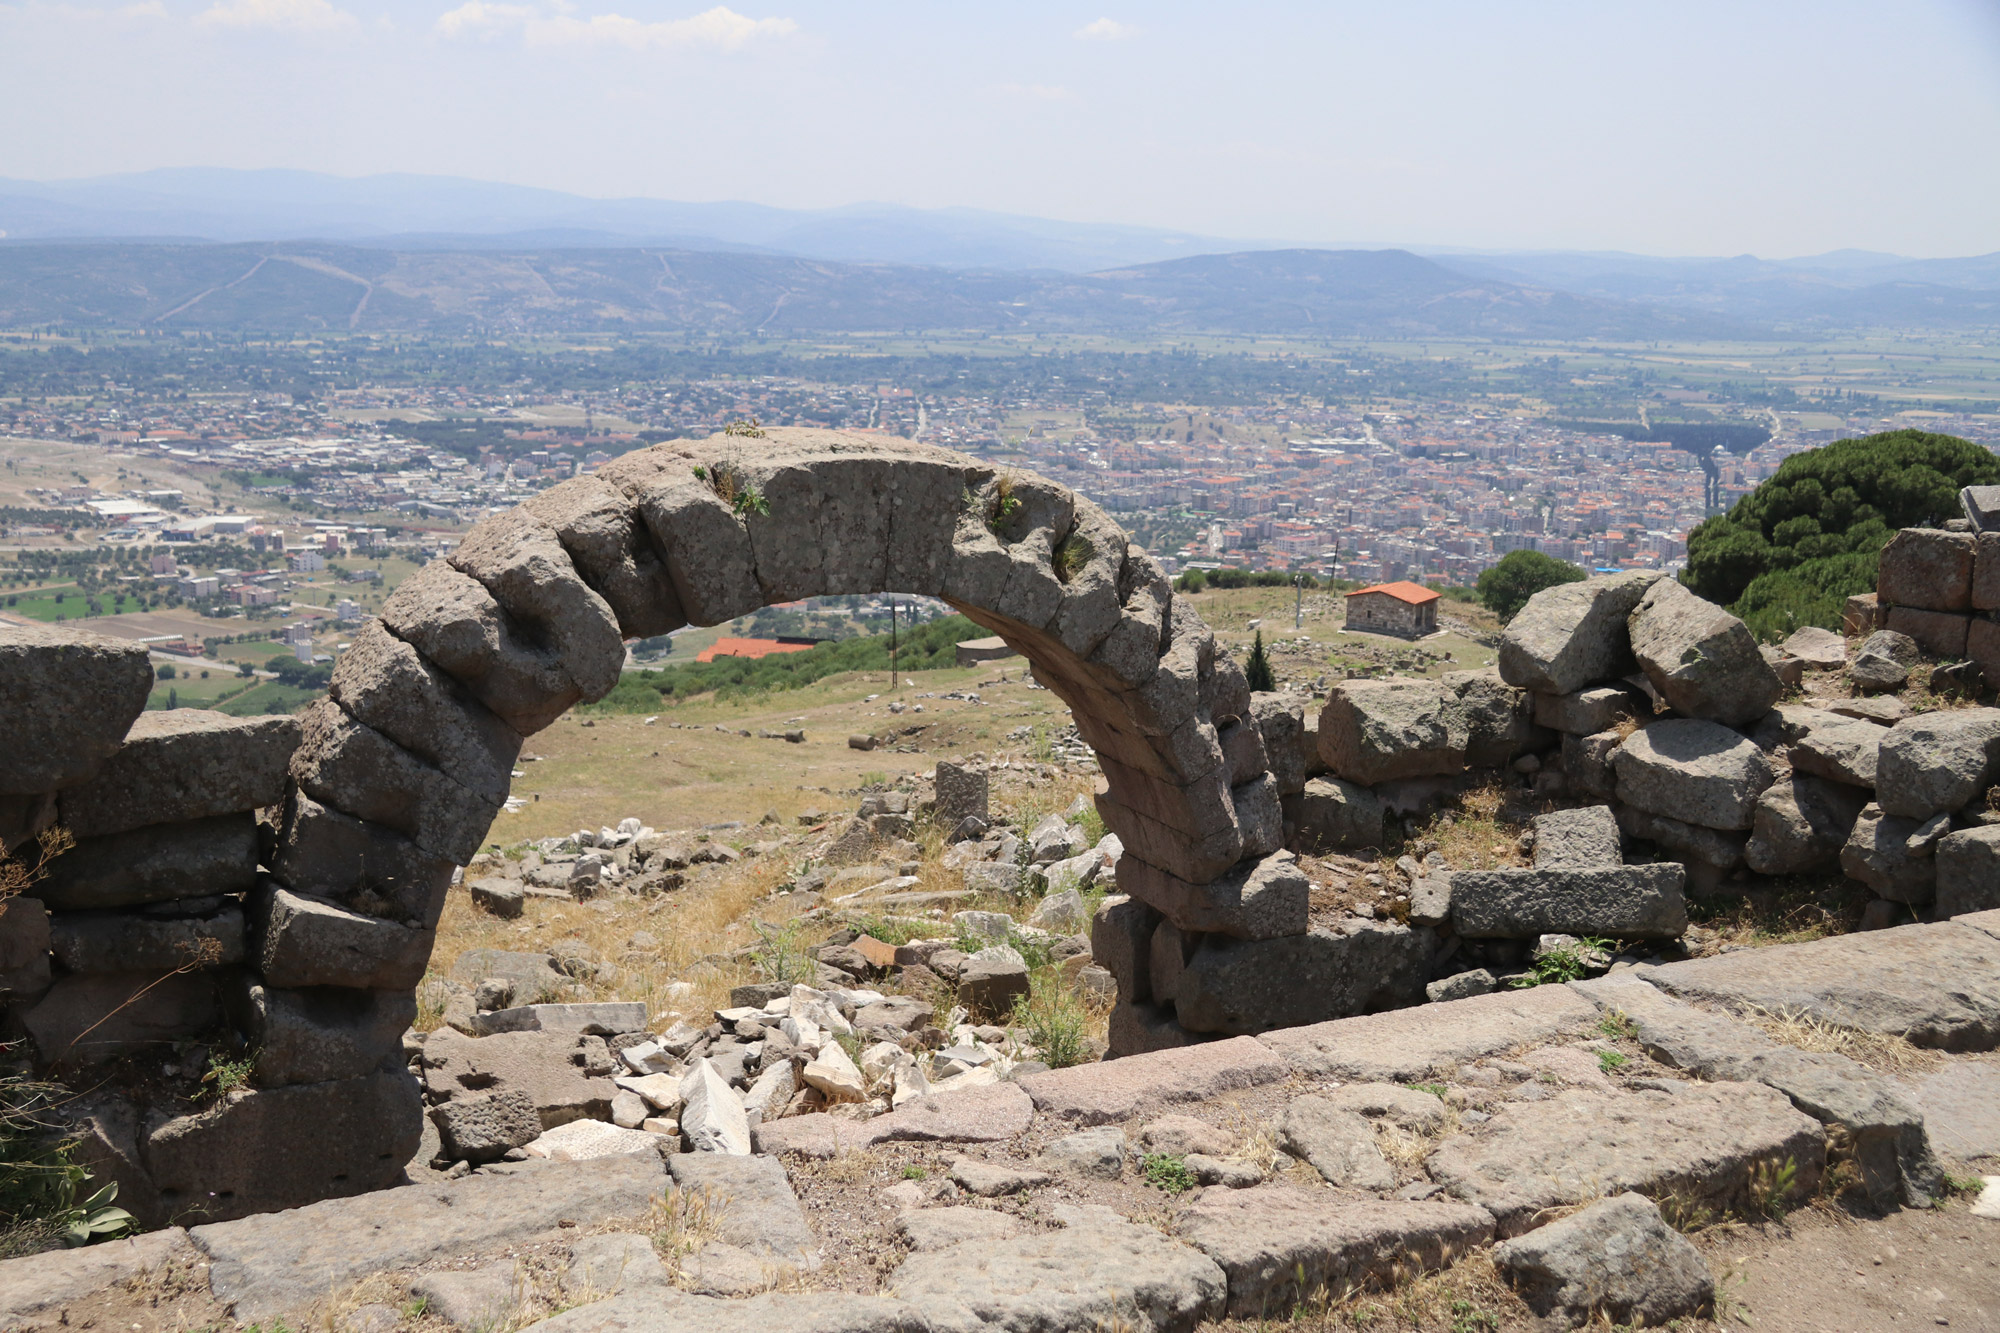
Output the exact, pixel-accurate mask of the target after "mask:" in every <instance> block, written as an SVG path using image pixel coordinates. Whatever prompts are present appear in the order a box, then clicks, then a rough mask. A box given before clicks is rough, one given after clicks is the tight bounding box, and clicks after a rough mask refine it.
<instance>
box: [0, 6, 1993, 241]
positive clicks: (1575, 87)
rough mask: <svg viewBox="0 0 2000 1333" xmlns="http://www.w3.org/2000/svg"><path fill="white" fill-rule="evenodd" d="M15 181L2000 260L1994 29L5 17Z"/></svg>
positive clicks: (369, 12)
mask: <svg viewBox="0 0 2000 1333" xmlns="http://www.w3.org/2000/svg"><path fill="white" fill-rule="evenodd" d="M0 126H4V127H6V128H5V129H4V131H0V176H16V177H27V178H34V179H49V178H55V177H72V176H87V175H97V174H101V173H107V172H119V171H135V170H143V169H146V168H150V167H161V166H230V167H263V166H284V167H302V168H308V169H313V170H319V171H329V172H337V173H340V174H344V175H362V174H367V173H372V172H383V171H407V172H428V173H440V174H449V175H458V176H470V177H476V178H480V179H486V180H501V181H510V182H514V183H518V184H524V185H542V186H549V187H553V188H557V189H564V190H571V191H575V192H578V193H582V194H589V195H599V196H620V195H647V196H653V197H658V198H671V199H688V200H712V199H746V200H753V201H756V202H760V203H768V204H777V205H782V206H787V207H822V206H829V205H837V204H845V203H854V202H859V201H867V200H880V201H887V202H892V203H903V204H913V205H918V206H922V207H936V206H944V205H965V206H970V207H976V208H989V209H1000V210H1005V211H1010V212H1019V213H1032V214H1038V215H1041V216H1047V217H1058V218H1065V219H1071V220H1078V221H1100V222H1130V223H1143V224H1152V225H1159V226H1168V227H1180V228H1189V229H1194V230H1199V231H1203V232H1208V233H1211V234H1215V235H1221V236H1242V237H1266V238H1284V239H1300V240H1309V241H1319V242H1338V241H1353V242H1378V243H1380V242H1392V243H1400V244H1428V245H1464V246H1495V247H1513V248H1536V249H1544V248H1547V249H1553V248H1590V249H1614V248H1615V249H1628V250H1638V251H1645V252H1650V253H1656V254H1734V253H1742V252H1755V253H1758V254H1763V255H1766V256H1787V255H1799V254H1811V253H1816V252H1819V251H1824V250H1829V249H1834V248H1838V247H1843V246H1856V247H1862V248H1867V249H1880V250H1891V251H1897V252H1901V253H1904V254H1913V255H1962V254H1973V253H1982V252H1987V251H1992V250H2000V0H1979V2H1978V3H1974V2H1972V0H1961V2H1959V3H1921V2H1919V0H1900V2H1899V3H1870V4H1847V3H1837V2H1834V0H1813V2H1812V3H1782V2H1779V0H1733V2H1732V3H1727V4H1711V3H1704V2H1701V0H1662V2H1661V3H1652V4H1638V3H1626V2H1625V0H1593V2H1592V3H1585V4H1574V5H1569V4H1547V3H1532V2H1523V0H1516V2H1515V3H1512V4H1497V3H1492V2H1491V0H1487V2H1486V3H1480V4H1442V3H1439V4H1426V3H1409V4H1393V3H1382V2H1381V0H1374V2H1372V3H1367V4H1339V3H1246V2H1245V0H1233V2H1232V3H1229V4H1207V5H1195V4H1173V3H1126V4H1121V5H1117V6H1113V7H1110V8H1105V7H1102V5H1101V4H1093V5H1091V6H1087V7H1078V6H1074V5H1065V4H1054V3H1037V2H1035V0H993V2H990V3H985V4H972V3H964V2H963V0H958V2H953V0H847V3H831V2H827V0H730V4H729V7H726V8H724V7H714V8H706V9H704V8H703V7H702V6H701V0H695V3H675V2H674V0H518V2H515V0H508V2H502V0H470V2H469V3H458V0H393V2H392V0H141V2H139V3H132V2H131V0H123V2H120V0H69V2H68V3H53V2H51V0H18V2H17V0H0Z"/></svg>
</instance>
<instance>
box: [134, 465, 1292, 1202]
mask: <svg viewBox="0 0 2000 1333" xmlns="http://www.w3.org/2000/svg"><path fill="white" fill-rule="evenodd" d="M883 591H896V592H910V593H919V594H926V595H929V596H933V597H938V598H941V599H942V600H944V601H945V602H947V603H949V604H950V605H952V606H953V607H955V608H957V609H958V610H959V611H961V612H962V613H964V614H965V615H966V616H968V617H969V618H971V619H972V620H974V621H976V622H977V623H979V624H980V625H982V626H984V627H985V628H987V629H989V630H990V631H992V632H993V633H995V634H997V635H999V636H1001V637H1002V638H1003V639H1005V640H1006V641H1007V642H1008V643H1009V644H1011V645H1012V646H1013V647H1014V648H1016V649H1017V650H1018V651H1019V652H1020V653H1021V654H1022V655H1023V656H1024V657H1026V658H1027V659H1028V661H1029V663H1030V664H1031V666H1032V668H1033V670H1034V673H1035V675H1036V677H1037V679H1038V680H1040V681H1041V683H1042V684H1044V685H1046V686H1047V687H1048V688H1049V689H1050V690H1052V691H1054V692H1055V693H1056V694H1057V696H1058V697H1060V698H1061V699H1062V700H1063V701H1064V702H1065V703H1066V704H1068V705H1069V707H1070V710H1071V712H1072V713H1073V715H1074V716H1075V719H1076V723H1077V726H1078V729H1079V730H1080V732H1081V733H1082V734H1083V735H1084V737H1085V738H1086V739H1087V740H1088V741H1089V742H1090V743H1091V745H1092V746H1093V747H1095V749H1096V751H1097V754H1098V756H1099V759H1100V761H1101V763H1102V767H1103V773H1104V783H1103V790H1102V792H1101V793H1100V794H1099V796H1098V798H1097V799H1098V806H1099V809H1100V811H1101V812H1102V814H1103V817H1104V820H1105V823H1106V825H1107V826H1108V827H1109V828H1110V829H1111V830H1112V831H1114V832H1116V833H1117V834H1118V835H1119V837H1120V838H1121V840H1122V841H1123V843H1124V845H1125V848H1126V851H1125V854H1124V856H1123V857H1122V858H1121V861H1120V863H1119V867H1118V870H1117V875H1118V883H1119V887H1120V889H1121V891H1122V892H1125V893H1128V894H1133V895H1136V896H1137V898H1138V899H1142V900H1143V903H1140V902H1136V901H1135V902H1134V903H1133V904H1132V909H1133V910H1129V911H1126V912H1125V913H1124V914H1123V915H1118V914H1116V913H1109V914H1107V915H1106V918H1105V919H1103V920H1100V922H1099V923H1098V928H1097V931H1096V934H1097V935H1098V936H1100V937H1102V938H1101V941H1100V952H1102V953H1104V954H1106V955H1107V956H1106V957H1105V959H1104V961H1105V962H1106V963H1107V965H1109V966H1111V967H1112V969H1113V971H1114V972H1115V973H1116V974H1117V975H1118V977H1119V978H1120V986H1121V989H1122V990H1123V991H1124V994H1123V995H1122V996H1121V1003H1120V1005H1119V1008H1118V1010H1117V1011H1116V1012H1117V1018H1116V1019H1115V1020H1114V1025H1113V1048H1114V1051H1134V1050H1140V1049H1146V1048H1149V1047H1151V1046H1156V1045H1162V1044H1168V1043H1177V1042H1180V1041H1186V1040H1193V1039H1195V1038H1194V1036H1193V1034H1190V1033H1185V1032H1183V1031H1181V1029H1180V1028H1178V1027H1177V1026H1176V1025H1175V1024H1174V1021H1173V1014H1172V1010H1170V1009H1167V1008H1164V1007H1155V1006H1152V1005H1150V1004H1148V1003H1145V1001H1148V1000H1150V998H1151V991H1153V990H1160V991H1161V993H1162V994H1170V993H1171V989H1170V988H1162V987H1159V986H1153V985H1151V984H1150V983H1149V982H1148V981H1147V976H1148V972H1147V968H1148V966H1149V965H1150V966H1152V967H1153V968H1154V969H1155V970H1157V969H1158V968H1159V967H1162V966H1165V967H1171V966H1172V965H1173V964H1174V963H1175V962H1178V961H1179V959H1180V957H1181V954H1180V953H1178V952H1176V950H1175V945H1183V947H1192V945H1193V943H1194V941H1195V940H1196V939H1197V938H1200V933H1201V932H1219V933H1220V934H1221V935H1222V936H1229V935H1235V936H1238V937H1241V938H1247V939H1264V938H1268V937H1270V936H1273V935H1289V934H1296V933H1299V932H1302V931H1303V930H1304V929H1305V907H1306V885H1305V881H1304V880H1303V878H1302V877H1299V876H1298V875H1297V873H1296V871H1295V870H1291V869H1290V868H1289V858H1288V857H1285V856H1283V855H1281V854H1278V850H1279V843H1280V841H1281V838H1282V821H1281V817H1280V811H1279V799H1278V784H1277V781H1276V779H1274V778H1273V777H1272V775H1271V774H1270V773H1269V772H1268V771H1267V762H1266V755H1265V751H1264V746H1263V741H1262V739H1261V736H1260V734H1259V731H1258V729H1257V727H1256V725H1255V724H1254V723H1253V722H1252V721H1251V707H1250V694H1249V690H1248V687H1247V685H1246V684H1245V681H1244V678H1243V673H1242V672H1241V670H1240V669H1239V668H1238V667H1237V666H1236V664H1235V663H1234V662H1233V661H1231V659H1230V658H1229V657H1228V656H1227V655H1226V654H1225V653H1221V652H1218V651H1217V648H1216V643H1215V639H1214V636H1213V635H1212V634H1211V633H1210V632H1209V630H1208V629H1207V627H1206V626H1205V625H1203V624H1202V622H1201V620H1200V618H1199V617H1198V616H1196V615H1195V614H1194V612H1193V610H1192V609H1191V608H1190V607H1189V606H1188V605H1187V604H1186V602H1185V601H1184V600H1182V599H1180V598H1177V597H1175V596H1174V595H1173V593H1172V590H1171V589H1170V587H1169V585H1168V582H1167V580H1166V578H1165V577H1164V575H1163V574H1162V573H1161V571H1160V569H1159V567H1158V565H1157V564H1155V563H1154V562H1153V561H1152V560H1151V559H1150V558H1148V557H1147V556H1146V555H1145V554H1144V553H1143V552H1141V551H1140V550H1138V548H1136V547H1134V546H1132V545H1131V544H1130V543H1129V542H1128V541H1127V539H1126V536H1125V533H1124V532H1123V531H1122V530H1121V529H1120V528H1119V527H1118V525H1117V524H1116V523H1114V522H1112V520H1111V519H1110V518H1109V517H1108V516H1107V515H1105V514H1104V513H1103V511H1101V510H1100V509H1098V508H1097V507H1096V506H1095V505H1093V504H1091V503H1090V502H1089V501H1087V500H1084V499H1082V498H1081V497H1078V496H1076V495H1074V494H1073V493H1071V492H1070V491H1068V490H1066V489H1064V488H1063V487H1060V486H1057V485H1054V484H1052V483H1050V482H1048V481H1045V480H1043V479H1041V478H1038V477H1034V476H1031V475H1028V474H1025V473H1010V472H1007V471H1003V470H999V469H995V468H994V467H992V466H990V465H988V464H986V463H983V462H980V461H978V460H976V459H972V458H969V457H966V456H964V455H960V454H955V453H951V452H948V451H945V450H942V449H936V448H932V447H929V446H925V445H920V444H913V443H909V442H905V441H899V440H893V439H884V438H880V437H872V436H862V435H853V434H844V433H838V432H831V431H817V430H785V429H777V430H770V431H768V432H765V433H763V434H761V435H756V436H744V435H729V434H723V435H718V436H715V437H713V438H710V439H708V440H704V441H700V442H675V443H671V444H664V445H659V446H656V447H653V448H649V449H645V450H641V451H638V452H636V453H632V454H628V455H626V456H625V457H623V458H620V459H618V460H616V461H615V462H613V463H611V464H610V465H608V466H606V467H605V468H603V469H602V470H600V471H599V472H598V473H597V474H596V475H594V476H590V477H579V478H577V479H575V480H573V481H568V482H564V483H562V484H561V485H558V486H556V487H553V488H551V489H550V490H548V491H545V492H543V493H541V494H540V495H537V496H536V497H535V498H533V499H532V500H530V501H528V502H527V503H526V504H523V505H522V506H520V507H519V508H517V509H515V510H513V511H511V512H508V513H505V514H500V515H497V516H494V517H492V518H489V519H487V520H485V521H483V522H481V523H480V524H479V525H477V526H476V527H475V528H474V529H473V530H472V531H471V532H470V533H469V534H467V536H466V538H465V539H464V541H463V542H462V543H461V544H460V545H459V547H458V548H457V550H455V551H454V552H452V553H451V555H450V556H449V557H447V558H444V559H440V560H437V561H433V562H432V563H431V564H430V565H428V566H426V567H425V568H423V569H422V570H420V571H418V572H417V573H416V574H415V575H413V576H411V578H409V579H408V580H407V581H406V582H404V583H403V585H402V586H400V587H399V588H397V589H396V591H395V592H394V593H393V594H392V595H391V596H390V597H389V598H388V600H387V602H386V603H385V604H384V607H383V610H382V614H381V616H380V618H379V619H378V620H377V621H375V622H372V623H371V624H369V625H368V626H366V627H365V628H364V629H363V630H362V631H361V632H360V633H358V634H357V635H356V636H355V637H354V640H353V643H352V646H351V647H350V648H349V650H348V651H347V652H346V653H345V654H343V655H342V657H341V659H340V661H339V662H338V663H337V665H336V667H335V669H334V673H333V679H332V682H331V685H330V688H329V692H328V697H327V698H326V699H324V700H321V701H320V702H318V703H316V704H314V705H313V706H312V707H311V708H310V709H308V710H307V712H306V714H305V716H304V717H303V719H302V727H301V738H300V742H299V744H298V746H297V748H296V750H294V751H293V753H292V756H291V761H290V766H289V773H288V777H287V780H286V784H285V795H284V799H283V803H282V809H281V813H280V816H279V817H278V819H277V820H276V822H275V824H274V825H273V826H271V827H270V829H269V830H268V837H267V842H266V845H265V846H264V848H263V849H262V852H261V854H260V857H259V859H260V860H261V862H262V864H263V866H264V867H265V868H266V870H267V871H268V872H269V877H268V878H267V879H266V880H264V881H262V882H261V884H260V885H259V887H258V888H257V889H255V890H254V891H253V892H252V893H251V894H250V895H249V899H248V900H247V902H246V904H245V920H246V942H247V945H248V948H247V951H246V956H245V967H246V976H245V987H244V995H245V996H246V997H247V998H246V999H245V1001H244V1005H245V1011H244V1012H243V1013H242V1014H241V1015H239V1023H240V1026H242V1027H243V1029H244V1030H245V1031H246V1032H248V1033H249V1034H250V1036H251V1039H252V1042H253V1044H254V1045H256V1046H257V1047H258V1048H260V1051H261V1052H262V1054H260V1058H259V1063H258V1069H257V1084H258V1089H257V1091H256V1092H255V1093H254V1094H252V1095H251V1096H250V1097H248V1098H246V1099H240V1100H237V1101H235V1102H232V1103H230V1104H229V1105H227V1106H224V1107H220V1108H218V1109H217V1111H216V1112H215V1113H213V1114H212V1115H202V1116H194V1117H184V1118H183V1119H181V1120H176V1121H174V1122H173V1124H172V1125H169V1126H167V1127H166V1128H164V1129H160V1130H155V1131H153V1132H152V1133H151V1135H150V1137H149V1138H148V1139H147V1145H148V1146H147V1150H146V1154H145V1155H146V1159H147V1165H148V1167H149V1169H150V1170H151V1173H152V1177H151V1179H150V1181H149V1182H148V1184H149V1186H150V1187H153V1188H156V1190H157V1194H158V1200H159V1207H158V1209H157V1210H156V1211H159V1212H161V1213H163V1214H164V1213H167V1212H173V1211H175V1210H176V1209H178V1208H179V1207H181V1206H183V1205H184V1204H186V1203H189V1202H192V1201H193V1200H195V1199H207V1200H211V1201H212V1202H209V1203H206V1204H203V1205H202V1208H203V1209H204V1210H205V1211H207V1212H208V1213H209V1215H210V1216H211V1217H221V1216H231V1215H238V1214H241V1213H243V1212H252V1211H260V1210H264V1209H270V1208H284V1207H291V1206H296V1205H298V1204H301V1203H306V1202H310V1201H312V1200H313V1199H317V1198H324V1197H328V1196H332V1195H341V1194H352V1193H357V1192H361V1191H365V1190H369V1189H375V1188H380V1187H382V1186H385V1185H389V1184H393V1183H395V1182H396V1181H397V1180H398V1179H400V1177H401V1173H402V1167H403V1164H404V1163H405V1162H407V1161H408V1160H409V1159H410V1158H411V1157H412V1156H413V1155H414V1153H415V1152H416V1148H417V1135H418V1131H419V1129H420V1126H421V1114H422V1110H421V1099H420V1096H419V1093H418V1091H417V1088H416V1085H415V1083H414V1081H413V1080H410V1079H409V1078H408V1077H407V1076H406V1075H404V1074H403V1073H402V1072H401V1070H400V1069H399V1068H398V1067H397V1066H398V1064H399V1062H400V1060H401V1046H400V1036H401V1034H402V1032H403V1031H404V1030H405V1029H406V1028H407V1026H408V1025H409V1023H410V1022H411V1020H412V1019H413V1017H414V1014H415V1002H414V987H415V984H416V982H417V980H418V979H419V978H420V977H421V976H422V975H423V972H424V970H425V967H426V965H427V963H428V961H429V955H430V950H431V946H432V944H433V942H434V939H435V930H436V926H437V922H438V918H439V915H440V913H441V912H442V909H443V906H444V901H445V895H446V892H447V890H448V889H449V886H450V884H451V880H452V875H453V872H454V870H455V868H456V867H458V866H460V865H463V864H465V863H466V862H468V861H470V860H471V858H472V856H473V855H474V853H475V852H477V850H478V849H479V848H480V846H481V845H482V844H483V842H484V840H485V838H486V835H487V832H488V830H489V828H490V826H491V824H492V821H493V819H494V817H495V816H496V815H497V814H498V812H499V811H500V809H501V807H502V804H503V802H504V800H505V798H506V795H507V791H508V786H509V777H510V774H511V771H512V768H513V765H514V763H515V760H516V758H517V756H518V755H519V752H520V750H521V747H522V744H523V742H524V739H525V738H526V737H527V736H528V735H531V734H533V733H534V732H535V731H537V730H539V729H541V728H542V727H545V726H547V725H548V724H549V723H551V722H553V721H554V720H555V719H556V718H557V717H559V716H560V715H561V714H562V713H563V712H564V711H566V710H567V709H569V708H571V707H573V706H574V705H576V704H578V703H582V702H587V701H591V700H595V699H598V698H601V697H603V696H604V695H605V694H607V693H608V692H609V691H610V690H611V689H612V688H613V686H615V685H616V683H617V681H618V678H619V672H620V669H621V667H622V664H623V658H624V641H625V640H626V639H628V638H637V637H644V636H651V635H656V634H661V633H665V632H666V631H668V630H671V629H674V628H677V627H679V626H680V625H683V624H687V623H696V624H714V623H718V622H720V621H723V620H727V619H730V618H733V617H736V616H739V615H742V614H745V613H746V612H749V611H753V610H755V609H757V608H759V607H762V606H765V605H767V604H770V603H774V602H786V601H792V600H796V599H798V598H802V597H809V596H815V595H829V594H844V593H872V592H883ZM1274 880H1275V881H1278V882H1275V883H1274ZM1280 899H1282V900H1283V904H1284V905H1283V906H1282V907H1281V908H1280V909H1279V910H1276V911H1274V910H1273V905H1274V903H1277V902H1278V900H1280ZM1145 904H1150V906H1146V905H1145ZM1274 922H1275V923H1276V924H1274ZM1107 923H1108V924H1107ZM1162 938H1164V939H1165V940H1166V941H1167V945H1166V952H1167V953H1170V954H1174V958H1173V959H1172V960H1171V961H1163V954H1162V945H1161V940H1162ZM111 1137H113V1138H115V1137H117V1136H116V1135H115V1134H114V1135H112V1136H111ZM114 1165H115V1164H114ZM114 1174H117V1175H120V1176H121V1177H122V1176H123V1175H124V1174H125V1173H124V1172H122V1171H121V1172H115V1173H114ZM135 1179H136V1178H135ZM128 1193H131V1194H133V1195H135V1196H136V1195H137V1193H138V1191H137V1190H136V1189H134V1190H132V1191H128ZM223 1200H227V1201H228V1202H227V1203H224V1202H222V1201H223Z"/></svg>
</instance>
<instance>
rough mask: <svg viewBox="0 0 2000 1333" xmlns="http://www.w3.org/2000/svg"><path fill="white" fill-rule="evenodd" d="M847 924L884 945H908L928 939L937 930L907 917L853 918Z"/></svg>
mask: <svg viewBox="0 0 2000 1333" xmlns="http://www.w3.org/2000/svg"><path fill="white" fill-rule="evenodd" d="M847 923H848V924H849V925H851V926H853V927H854V928H855V929H856V930H858V931H860V932H861V933H862V934H864V935H870V936H873V937H874V938H876V939H878V940H880V941H882V943H884V944H908V943H909V942H910V941H911V940H921V939H927V938H929V936H930V934H931V932H932V931H933V930H935V929H936V927H935V926H933V925H930V924H928V923H926V922H923V921H916V920H912V919H910V918H907V917H889V916H851V917H849V918H848V919H847Z"/></svg>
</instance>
